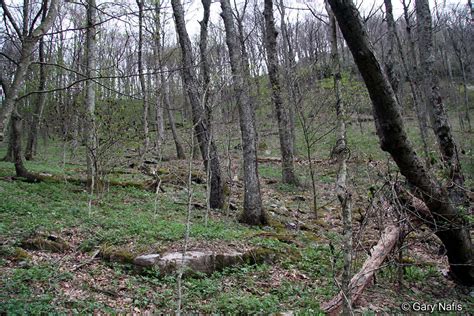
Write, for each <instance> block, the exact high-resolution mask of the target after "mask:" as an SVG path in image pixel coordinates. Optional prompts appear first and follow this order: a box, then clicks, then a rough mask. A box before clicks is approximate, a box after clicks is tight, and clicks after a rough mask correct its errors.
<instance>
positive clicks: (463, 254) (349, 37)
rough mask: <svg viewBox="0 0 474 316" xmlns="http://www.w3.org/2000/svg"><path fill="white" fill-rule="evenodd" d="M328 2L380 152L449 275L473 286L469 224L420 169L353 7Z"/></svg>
mask: <svg viewBox="0 0 474 316" xmlns="http://www.w3.org/2000/svg"><path fill="white" fill-rule="evenodd" d="M328 1H329V4H330V5H331V8H332V10H333V12H334V14H335V16H336V18H337V21H338V23H339V26H340V28H341V31H342V34H343V35H344V38H345V39H346V42H347V44H348V46H349V48H350V50H351V52H352V55H353V57H354V61H355V62H356V64H357V66H358V68H359V71H360V73H361V75H362V77H363V79H364V81H365V84H366V86H367V89H368V91H369V95H370V98H371V100H372V105H373V113H374V119H375V124H376V128H377V134H378V136H379V138H380V144H381V148H382V150H384V151H387V152H389V153H390V154H391V156H392V158H393V159H394V160H395V162H396V163H397V165H398V167H399V169H400V172H401V173H402V174H403V175H404V176H405V177H406V179H407V180H408V182H409V183H410V184H411V185H413V186H414V187H416V188H417V189H418V190H416V192H415V194H418V196H420V198H421V199H422V200H423V201H424V202H425V204H426V205H427V206H428V208H429V210H430V212H431V214H432V216H433V220H434V221H433V220H432V221H431V222H429V223H428V224H429V225H430V227H431V229H432V230H434V231H435V233H436V235H437V236H438V237H439V238H440V239H441V241H442V242H443V244H444V245H445V247H446V249H447V255H448V260H449V263H450V268H451V273H452V274H453V276H454V277H455V278H456V279H457V281H458V282H460V283H465V284H468V285H472V284H474V264H473V254H472V245H471V237H470V234H469V229H468V225H467V223H466V221H465V219H464V218H463V217H462V216H461V214H460V212H459V210H458V209H457V208H456V207H455V205H453V204H452V203H451V202H450V201H449V194H448V192H447V190H446V188H445V187H443V186H442V185H441V183H440V182H439V181H438V180H437V179H435V178H434V177H433V176H432V175H431V174H430V173H429V172H428V171H427V170H426V169H425V166H424V165H423V163H422V162H421V161H420V159H419V158H418V156H417V155H416V152H415V150H414V149H413V146H412V144H411V142H410V141H409V139H408V136H407V134H406V132H405V127H404V124H403V120H402V116H401V113H400V107H399V105H398V104H397V100H396V98H395V95H394V93H393V90H392V87H391V85H390V83H389V81H388V79H387V77H386V75H385V73H384V72H383V69H382V67H381V66H380V63H379V62H378V60H377V58H376V57H375V55H374V49H373V47H372V45H371V43H370V42H369V40H368V37H367V33H366V30H365V29H364V26H363V24H362V22H361V19H360V16H359V13H358V11H357V8H356V7H355V6H354V4H353V3H352V1H348V0H328Z"/></svg>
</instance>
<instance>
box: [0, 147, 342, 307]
mask: <svg viewBox="0 0 474 316" xmlns="http://www.w3.org/2000/svg"><path fill="white" fill-rule="evenodd" d="M61 152H62V147H61V146H60V145H58V146H51V148H49V149H48V150H47V151H44V152H43V153H42V154H41V155H40V156H39V157H38V159H37V160H35V161H31V162H27V167H28V168H29V169H31V170H34V171H36V172H47V173H52V174H56V175H60V174H61V173H62V172H63V169H62V168H61V167H58V164H60V161H59V160H57V159H56V160H55V159H51V158H52V157H53V156H56V157H57V155H58V154H59V153H61ZM2 154H4V149H2V150H0V156H1V155H2ZM75 163H76V162H75ZM71 166H74V168H71V170H70V171H69V174H70V175H71V176H73V177H80V176H81V171H82V170H81V168H82V167H81V166H80V165H79V167H78V165H76V164H72V165H71ZM268 172H269V176H271V173H272V172H274V170H273V169H272V168H269V169H268ZM13 174H14V168H13V165H12V164H11V163H6V162H0V177H8V176H11V175H13ZM273 176H276V174H275V173H274V174H273ZM194 189H195V190H196V195H195V200H196V201H197V202H201V203H203V201H201V200H203V198H204V190H205V187H204V186H202V185H201V186H199V185H196V186H195V188H194ZM0 195H1V198H2V203H1V204H0V236H1V238H2V240H3V241H4V242H2V244H3V245H2V247H1V249H0V250H1V252H0V253H1V256H0V258H1V260H0V269H1V271H2V273H1V277H0V288H1V290H0V301H1V305H0V311H2V312H6V313H8V314H46V313H58V312H59V313H61V312H65V311H68V312H72V313H76V312H79V313H92V312H97V311H101V312H103V313H113V312H119V311H121V312H125V311H128V309H127V308H128V307H127V306H133V307H134V308H139V309H150V308H153V309H155V308H156V309H159V310H162V311H164V312H166V311H168V312H170V311H173V310H174V309H175V308H176V287H177V284H176V278H175V276H173V275H171V276H163V275H160V274H159V273H157V272H156V273H155V272H153V271H151V272H149V273H148V274H145V275H139V274H136V273H134V272H133V269H131V267H130V266H129V265H127V264H120V263H114V262H106V261H101V262H98V263H94V264H93V265H91V266H90V267H87V268H84V270H82V271H81V272H82V273H80V274H76V273H74V272H71V271H70V270H69V269H68V268H67V267H66V268H65V267H62V266H61V264H60V263H59V264H58V262H61V260H63V259H61V257H62V256H63V255H62V254H58V255H56V257H55V255H53V254H48V253H45V256H46V258H47V259H45V258H44V257H36V256H37V255H34V256H35V257H34V258H35V259H34V260H33V259H29V258H22V259H19V258H18V259H15V249H16V247H18V246H19V245H20V243H21V240H23V239H24V238H26V237H27V236H30V235H32V234H34V233H35V232H38V231H45V232H50V233H55V234H59V235H63V236H64V235H66V236H69V235H71V234H73V236H72V237H70V238H69V240H72V241H71V242H72V243H73V247H74V251H77V252H78V253H81V252H83V253H84V255H85V256H86V257H87V253H88V252H91V251H92V250H94V249H98V248H104V247H107V248H108V249H112V248H114V247H115V248H114V249H123V251H127V252H130V253H132V254H139V253H143V252H145V253H146V252H149V251H157V250H158V251H159V250H163V249H166V248H167V247H168V246H169V245H171V244H174V243H176V242H180V241H182V240H183V236H184V232H185V219H186V212H187V207H186V205H185V203H184V201H185V200H186V192H185V191H184V190H181V191H180V190H178V189H177V188H175V189H174V190H170V191H169V192H167V193H161V194H160V196H159V199H158V204H157V205H158V207H157V210H156V212H155V207H154V203H155V194H154V193H152V192H148V191H145V190H141V189H137V188H133V187H126V188H122V187H110V188H109V191H108V192H107V193H105V194H102V195H99V196H95V197H94V198H93V207H92V209H91V211H90V212H89V209H88V202H89V198H90V195H89V194H88V193H87V192H86V190H85V188H84V186H83V185H81V184H78V183H74V182H41V183H35V184H32V183H26V182H22V181H5V180H0ZM177 202H179V203H177ZM216 215H218V214H216ZM259 232H261V229H258V228H250V227H248V226H244V225H241V224H239V223H237V222H236V221H235V220H234V219H233V217H230V218H228V217H224V216H211V217H210V219H209V221H208V223H207V225H206V224H205V222H204V210H199V209H195V210H193V216H192V226H191V231H190V238H191V241H192V242H194V243H198V244H199V243H200V242H201V241H202V242H212V241H214V242H218V243H235V242H237V243H242V242H248V243H249V244H250V245H254V246H262V247H265V248H268V249H274V250H275V251H279V252H281V253H285V252H286V250H285V249H287V248H288V247H290V248H292V252H295V253H299V252H300V251H303V252H304V251H305V248H303V249H296V248H295V247H294V246H291V245H288V244H286V243H283V242H280V241H278V240H273V239H266V238H252V236H253V235H255V234H256V233H259ZM294 238H299V237H298V236H296V237H294ZM48 256H51V258H48ZM69 256H74V254H67V255H66V258H68V257H69ZM38 258H43V259H41V260H40V261H38V260H39V259H38ZM297 258H299V256H295V257H292V258H287V259H286V261H285V262H286V263H285V264H287V265H288V267H290V265H292V264H293V265H294V267H297V262H298V259H297ZM66 260H67V259H66ZM20 262H23V263H22V264H21V265H19V263H20ZM304 262H306V261H304ZM313 264H314V266H317V267H318V266H325V268H321V269H322V270H325V269H329V266H327V264H328V263H327V262H323V261H321V262H316V263H315V262H313ZM306 267H307V268H308V274H309V275H311V276H313V273H312V272H311V271H310V270H309V267H310V264H309V263H308V264H307V266H306ZM300 268H301V270H302V271H305V269H306V268H305V267H303V266H301V267H300ZM84 273H85V275H84ZM273 273H274V272H273V271H272V266H269V265H266V264H263V265H256V266H242V267H236V268H230V269H226V270H224V271H221V272H216V273H214V274H213V275H212V276H210V277H207V278H188V279H186V280H185V281H184V284H183V293H184V297H183V304H184V305H183V306H184V309H185V310H186V311H188V312H192V311H196V312H198V311H199V312H216V311H217V312H221V313H235V312H239V313H271V312H277V311H280V310H283V309H286V308H292V309H301V310H302V311H305V312H308V313H311V311H317V310H318V304H316V303H315V302H319V301H320V300H319V299H317V298H315V295H316V296H318V295H320V294H319V292H318V291H320V290H318V289H316V288H314V287H305V286H303V285H302V284H299V282H298V281H296V280H293V281H288V280H283V282H282V283H281V284H277V285H275V286H269V285H268V284H267V283H259V282H257V281H264V282H270V280H271V278H272V277H273ZM314 276H315V277H316V274H314ZM318 277H321V275H319V276H318ZM100 279H105V280H108V281H107V282H106V283H101V285H100V287H99V286H98V285H97V282H95V281H94V280H100ZM121 280H122V281H121ZM123 280H124V281H123ZM99 283H100V282H99ZM65 284H68V286H69V287H67V288H65V287H64V286H65ZM226 284H234V286H232V287H229V286H226ZM70 287H73V288H75V289H76V290H77V291H80V292H81V293H83V294H82V295H81V296H80V297H79V298H71V297H69V296H68V295H66V294H65V293H66V292H67V289H69V288H70ZM104 288H105V289H104ZM122 288H124V289H122ZM253 288H254V289H255V290H251V289H253ZM105 290H107V291H109V292H111V293H116V292H120V293H121V294H117V295H118V296H117V297H115V296H113V297H112V298H113V299H114V300H118V298H120V300H127V302H128V303H126V304H123V305H120V304H119V305H118V306H117V305H116V304H117V302H115V303H113V302H112V301H113V300H112V299H111V298H110V297H108V296H110V295H108V294H105V297H106V298H107V299H104V294H103V293H102V292H103V291H105ZM122 292H123V293H122ZM333 292H334V289H331V290H328V291H326V292H325V293H326V294H327V293H331V294H333ZM294 295H298V296H299V298H296V299H295V297H293V296H294Z"/></svg>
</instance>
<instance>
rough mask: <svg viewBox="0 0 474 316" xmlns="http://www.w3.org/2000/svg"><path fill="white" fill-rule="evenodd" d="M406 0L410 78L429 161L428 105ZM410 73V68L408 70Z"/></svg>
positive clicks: (405, 13) (405, 16)
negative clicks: (422, 88)
mask: <svg viewBox="0 0 474 316" xmlns="http://www.w3.org/2000/svg"><path fill="white" fill-rule="evenodd" d="M405 1H406V0H402V4H403V17H404V19H405V23H406V28H405V31H406V35H407V38H408V54H409V57H410V59H411V62H412V67H411V75H410V78H411V79H412V80H411V87H412V90H413V91H412V93H413V101H414V106H415V113H416V117H417V119H418V126H419V128H420V135H421V140H422V142H423V148H424V151H425V156H426V157H425V158H426V160H427V161H429V149H428V137H429V136H428V135H429V134H428V124H427V120H428V116H427V115H426V106H425V104H424V103H423V94H422V93H421V91H420V87H419V86H418V84H419V79H420V73H419V71H418V58H417V55H416V48H415V39H414V37H413V34H412V30H411V24H410V23H411V22H410V13H409V12H408V5H407V4H406V2H405ZM407 73H408V70H407Z"/></svg>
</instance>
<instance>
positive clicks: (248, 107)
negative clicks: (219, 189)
mask: <svg viewBox="0 0 474 316" xmlns="http://www.w3.org/2000/svg"><path fill="white" fill-rule="evenodd" d="M220 3H221V8H222V13H221V16H222V19H223V20H224V26H225V33H226V42H227V48H228V49H229V57H230V66H231V70H232V80H233V83H234V91H235V94H236V100H237V105H238V107H239V116H240V131H241V136H242V145H243V146H242V147H243V160H244V188H245V191H244V212H243V214H242V216H241V218H240V221H241V222H243V223H247V224H250V225H263V224H266V222H267V219H266V217H265V213H264V211H263V208H262V199H261V196H260V181H259V177H258V163H257V130H256V127H255V109H254V106H253V104H252V102H251V98H250V96H249V92H248V90H246V79H245V78H247V77H246V76H247V71H246V69H245V60H243V57H242V50H241V48H240V47H239V46H240V45H239V41H238V38H237V34H236V31H235V28H234V19H233V16H232V9H231V6H230V3H229V0H220Z"/></svg>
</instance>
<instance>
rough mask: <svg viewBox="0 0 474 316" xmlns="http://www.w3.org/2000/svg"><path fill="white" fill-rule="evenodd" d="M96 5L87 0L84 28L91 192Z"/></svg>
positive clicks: (94, 169)
mask: <svg viewBox="0 0 474 316" xmlns="http://www.w3.org/2000/svg"><path fill="white" fill-rule="evenodd" d="M96 28H97V5H96V2H95V0H87V30H86V52H85V55H86V56H85V57H86V77H87V80H86V100H85V106H86V125H87V128H86V131H85V132H86V135H85V136H86V137H85V138H86V150H87V153H86V155H87V157H86V158H87V159H86V160H87V185H88V187H89V189H90V190H91V192H92V191H93V190H94V187H95V185H96V183H95V181H96V180H97V179H96V176H97V164H96V163H97V134H96V118H95V82H94V79H93V78H94V77H95V75H96V58H97V54H96V51H97V38H96V37H97V29H96Z"/></svg>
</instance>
